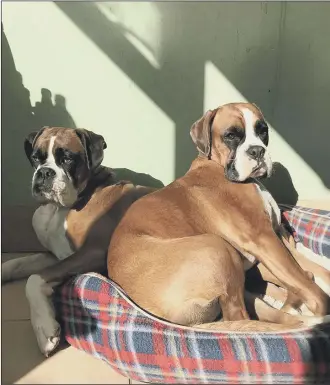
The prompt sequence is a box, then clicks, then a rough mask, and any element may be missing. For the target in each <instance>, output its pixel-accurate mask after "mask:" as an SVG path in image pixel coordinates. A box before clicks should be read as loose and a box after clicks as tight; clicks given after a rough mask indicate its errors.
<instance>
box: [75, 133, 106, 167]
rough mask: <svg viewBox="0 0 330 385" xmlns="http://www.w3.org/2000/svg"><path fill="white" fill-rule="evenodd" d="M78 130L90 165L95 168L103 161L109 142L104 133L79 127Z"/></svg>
mask: <svg viewBox="0 0 330 385" xmlns="http://www.w3.org/2000/svg"><path fill="white" fill-rule="evenodd" d="M76 132H77V135H78V136H79V139H80V140H81V143H82V145H83V146H84V149H85V154H86V159H87V163H88V167H89V169H90V170H95V169H96V168H97V167H98V166H99V165H100V164H101V163H102V161H103V150H105V149H106V148H107V144H106V142H105V140H104V138H103V136H102V135H98V134H95V133H94V132H92V131H88V130H85V129H83V128H78V129H76Z"/></svg>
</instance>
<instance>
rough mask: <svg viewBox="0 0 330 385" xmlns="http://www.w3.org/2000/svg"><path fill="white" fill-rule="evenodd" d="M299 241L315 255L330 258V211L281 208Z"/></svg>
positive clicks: (297, 207)
mask: <svg viewBox="0 0 330 385" xmlns="http://www.w3.org/2000/svg"><path fill="white" fill-rule="evenodd" d="M280 208H281V210H282V213H283V216H284V217H285V219H286V220H287V221H288V222H289V224H290V226H291V228H292V229H293V233H294V235H295V238H296V240H297V241H300V242H302V243H303V245H304V246H306V247H308V248H309V249H311V250H312V251H313V252H314V253H316V254H319V255H322V256H325V257H328V258H330V211H325V210H318V209H310V208H306V207H300V206H295V207H293V206H289V205H281V206H280Z"/></svg>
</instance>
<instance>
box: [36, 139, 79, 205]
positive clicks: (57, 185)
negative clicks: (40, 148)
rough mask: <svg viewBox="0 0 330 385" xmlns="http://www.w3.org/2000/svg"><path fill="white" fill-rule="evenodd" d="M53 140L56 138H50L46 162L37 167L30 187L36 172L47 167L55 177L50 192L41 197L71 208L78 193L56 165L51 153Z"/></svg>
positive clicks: (52, 152)
mask: <svg viewBox="0 0 330 385" xmlns="http://www.w3.org/2000/svg"><path fill="white" fill-rule="evenodd" d="M55 139H56V136H52V137H51V138H50V141H49V145H48V149H47V159H46V162H45V163H43V164H42V165H39V166H38V167H37V169H36V171H35V173H34V175H33V179H32V185H33V184H34V181H35V178H36V175H37V172H38V171H39V170H40V169H42V168H44V167H48V168H50V169H52V170H54V171H55V174H56V175H55V177H54V180H53V187H52V189H51V191H50V192H43V196H44V198H45V199H46V200H47V201H54V202H55V203H59V204H60V205H61V206H71V205H72V204H73V203H74V202H75V201H76V200H77V196H78V193H77V191H76V189H75V188H74V186H73V183H72V180H71V178H70V177H68V176H67V174H66V173H65V171H64V170H63V168H61V167H59V166H58V165H57V164H56V160H55V156H54V151H53V149H54V143H55Z"/></svg>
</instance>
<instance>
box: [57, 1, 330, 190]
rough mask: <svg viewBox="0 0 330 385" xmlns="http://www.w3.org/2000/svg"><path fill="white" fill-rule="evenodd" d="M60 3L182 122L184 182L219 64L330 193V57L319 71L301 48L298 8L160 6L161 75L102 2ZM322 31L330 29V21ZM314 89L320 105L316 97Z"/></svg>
mask: <svg viewBox="0 0 330 385" xmlns="http://www.w3.org/2000/svg"><path fill="white" fill-rule="evenodd" d="M309 4H310V3H309ZM56 5H57V6H58V7H59V8H60V9H61V10H62V11H63V12H64V13H65V14H66V16H68V17H69V18H70V19H71V20H72V21H73V22H74V24H75V25H77V26H78V27H79V28H80V30H81V31H82V32H83V33H85V34H86V36H87V37H88V38H89V39H91V40H92V41H93V42H94V43H95V44H96V46H97V47H99V48H100V49H101V50H102V51H103V52H104V53H105V54H106V55H107V56H108V57H109V59H111V61H113V62H114V63H115V64H117V65H118V66H119V67H120V68H121V70H123V71H124V73H126V75H128V76H129V77H130V78H131V79H132V80H133V81H134V82H135V83H136V84H137V85H138V86H139V87H140V88H141V89H142V90H143V91H144V92H145V93H146V94H147V95H148V96H149V97H150V98H151V99H152V100H153V101H154V102H155V103H156V104H157V105H158V106H159V107H160V108H161V109H162V110H163V111H164V112H165V113H166V114H168V115H169V116H170V117H171V119H172V120H173V121H174V122H175V124H176V152H175V156H176V161H175V176H176V177H178V176H181V175H182V174H183V173H185V172H186V171H187V169H188V167H189V165H190V163H191V160H192V159H193V158H194V156H195V155H196V151H195V149H194V147H193V145H192V143H191V140H190V136H189V128H190V126H191V124H192V123H193V122H194V121H195V120H197V119H198V118H199V117H200V116H201V115H202V113H203V101H204V66H205V62H206V61H211V62H212V63H214V65H215V66H216V67H217V68H219V70H220V71H221V72H222V73H223V74H224V75H225V76H226V78H227V79H228V80H229V81H230V82H231V83H232V84H233V85H234V86H235V87H236V88H237V89H238V90H239V91H240V92H241V93H242V94H243V95H244V96H245V97H246V98H248V99H249V100H251V101H254V102H256V103H257V104H258V105H259V106H260V107H261V109H262V110H263V111H264V113H265V116H266V117H267V119H268V120H269V121H270V123H271V124H272V126H273V127H274V128H275V129H276V130H277V132H278V133H279V134H280V135H281V136H282V137H283V138H284V139H285V140H286V141H287V142H288V143H289V144H290V146H292V148H293V149H295V150H296V151H297V152H298V153H299V155H300V156H302V157H303V158H304V160H306V161H307V163H308V164H309V165H310V166H311V167H312V168H313V169H314V171H315V172H316V173H317V174H318V175H319V176H320V178H321V179H322V180H323V182H324V184H325V185H326V186H327V187H330V173H329V172H328V166H327V163H329V162H327V161H326V160H327V158H328V155H327V147H328V143H329V140H330V131H329V130H325V127H326V124H325V121H326V119H327V112H326V108H324V107H325V103H327V101H326V99H325V98H324V100H322V101H321V102H320V103H314V104H315V105H314V104H313V105H312V103H311V101H315V87H313V79H315V76H316V75H315V74H316V73H317V68H320V69H321V67H322V68H323V67H324V65H325V64H326V62H327V61H328V59H330V56H329V55H327V56H326V57H324V58H319V61H317V62H316V61H315V62H313V65H312V63H311V54H310V52H306V50H305V46H303V45H301V44H300V43H299V41H300V40H301V39H300V36H299V33H296V30H295V29H294V28H293V27H292V25H291V24H290V23H288V22H287V18H288V13H289V14H290V15H289V16H290V18H289V20H290V21H291V19H292V14H293V13H294V12H296V11H297V9H298V8H297V6H298V5H297V6H294V5H292V4H290V5H287V4H285V3H262V2H260V3H242V2H237V3H229V2H228V3H227V2H226V3H207V4H203V3H183V2H177V3H165V2H157V3H155V4H154V5H155V7H157V9H158V10H159V12H160V14H161V30H162V33H161V36H162V37H161V67H160V69H159V70H158V69H156V68H154V67H153V66H152V65H151V64H150V63H149V62H148V61H147V60H146V59H145V57H144V56H143V55H142V54H141V53H140V52H139V51H138V50H137V49H136V48H135V47H134V45H133V44H131V43H130V42H129V41H128V40H127V39H126V38H125V36H124V32H125V28H124V27H123V26H122V25H118V24H117V23H115V22H113V21H111V20H110V19H109V18H107V17H106V16H105V15H104V14H103V13H102V12H101V11H100V10H99V8H98V7H97V5H96V4H93V3H79V4H78V3H70V2H58V3H56ZM301 6H302V7H304V5H301ZM311 6H312V7H313V5H311ZM288 7H289V8H288ZM295 7H296V8H295ZM298 11H299V9H298ZM324 11H325V12H328V14H329V17H330V7H326V6H324ZM298 13H299V12H298ZM247 15H248V17H247ZM299 15H300V17H301V18H300V20H299V26H300V27H299V28H304V25H305V24H306V25H307V21H309V22H310V20H307V18H308V17H309V15H308V12H300V13H299ZM322 23H323V21H322ZM321 28H322V31H325V28H330V27H327V26H326V25H325V24H324V23H323V24H322V25H321ZM288 31H289V32H288ZM297 31H298V29H297ZM284 32H285V33H284ZM329 33H330V31H329ZM328 35H329V34H328ZM292 48H294V50H293V51H294V53H293V52H292ZM279 58H281V60H282V61H283V63H282V62H280V59H279ZM292 60H293V61H294V63H295V66H296V70H295V69H294V66H292V65H291V66H290V68H291V69H292V71H296V72H297V69H299V74H300V76H291V74H290V73H288V72H287V70H286V67H287V64H288V63H289V62H290V61H292ZM315 66H316V67H317V68H315ZM323 73H324V71H323ZM323 89H326V90H327V91H328V93H330V84H328V82H327V83H326V84H324V86H323ZM287 90H290V92H286V91H287ZM301 90H305V97H301ZM308 90H309V91H308ZM311 90H313V98H314V99H310V98H309V97H308V95H309V93H310V92H311ZM219 92H221V90H219ZM283 98H285V103H284V102H283V101H282V99H283ZM316 104H318V105H316ZM308 109H309V110H312V112H313V113H312V114H311V116H313V118H314V119H317V121H318V122H319V123H316V124H315V122H314V124H313V129H312V130H311V124H312V122H311V121H310V119H306V118H305V117H306V110H308ZM302 115H303V117H304V119H305V120H304V119H303V118H302V117H301V116H302ZM320 137H322V141H320V140H319V139H318V138H320Z"/></svg>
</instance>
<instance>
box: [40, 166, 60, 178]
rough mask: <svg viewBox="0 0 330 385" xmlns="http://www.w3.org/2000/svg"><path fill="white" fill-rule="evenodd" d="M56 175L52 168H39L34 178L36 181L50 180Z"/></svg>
mask: <svg viewBox="0 0 330 385" xmlns="http://www.w3.org/2000/svg"><path fill="white" fill-rule="evenodd" d="M55 174H56V172H55V171H54V170H53V169H52V168H49V167H41V168H39V170H38V171H37V175H36V177H37V178H38V179H43V180H45V179H50V178H52V177H54V176H55Z"/></svg>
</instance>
